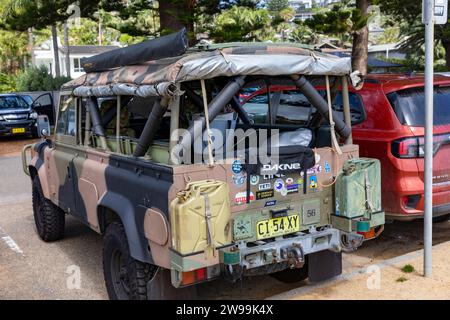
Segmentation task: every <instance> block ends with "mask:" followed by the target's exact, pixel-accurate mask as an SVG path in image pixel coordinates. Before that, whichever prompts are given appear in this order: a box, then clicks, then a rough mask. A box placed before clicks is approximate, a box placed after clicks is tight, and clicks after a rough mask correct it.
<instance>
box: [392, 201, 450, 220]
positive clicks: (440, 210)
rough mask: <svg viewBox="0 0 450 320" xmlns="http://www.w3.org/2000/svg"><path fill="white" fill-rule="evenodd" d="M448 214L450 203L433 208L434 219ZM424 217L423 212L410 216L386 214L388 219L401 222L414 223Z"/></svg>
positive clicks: (409, 214)
mask: <svg viewBox="0 0 450 320" xmlns="http://www.w3.org/2000/svg"><path fill="white" fill-rule="evenodd" d="M446 214H450V203H447V204H444V205H438V206H434V207H433V218H436V217H440V216H443V215H446ZM423 215H424V212H423V211H420V212H417V213H408V214H398V213H386V218H388V219H393V220H400V221H413V220H416V219H422V218H423Z"/></svg>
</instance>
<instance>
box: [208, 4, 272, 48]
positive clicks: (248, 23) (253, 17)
mask: <svg viewBox="0 0 450 320" xmlns="http://www.w3.org/2000/svg"><path fill="white" fill-rule="evenodd" d="M264 28H270V17H269V13H268V12H267V11H266V10H263V9H250V8H246V7H232V8H231V9H228V10H225V11H223V12H222V13H221V14H220V15H218V16H217V17H216V19H215V28H214V29H213V30H211V37H212V38H213V39H214V40H216V41H218V42H231V41H260V40H262V38H263V37H265V36H266V34H264V32H261V31H262V29H264Z"/></svg>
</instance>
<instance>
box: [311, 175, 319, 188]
mask: <svg viewBox="0 0 450 320" xmlns="http://www.w3.org/2000/svg"><path fill="white" fill-rule="evenodd" d="M317 187H318V183H317V177H316V176H311V177H310V178H309V188H310V189H317Z"/></svg>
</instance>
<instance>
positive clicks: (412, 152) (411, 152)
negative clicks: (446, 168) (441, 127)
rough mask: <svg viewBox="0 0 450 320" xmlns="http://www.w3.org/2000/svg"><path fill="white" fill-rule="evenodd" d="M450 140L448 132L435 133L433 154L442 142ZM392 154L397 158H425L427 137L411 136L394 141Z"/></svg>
mask: <svg viewBox="0 0 450 320" xmlns="http://www.w3.org/2000/svg"><path fill="white" fill-rule="evenodd" d="M448 142H450V136H449V135H448V134H440V135H435V136H434V138H433V155H434V154H436V152H437V151H438V150H439V148H440V147H441V145H442V144H445V143H448ZM391 151H392V154H393V155H394V156H395V157H397V158H423V157H424V155H425V138H424V137H411V138H402V139H398V140H395V141H393V142H392V144H391Z"/></svg>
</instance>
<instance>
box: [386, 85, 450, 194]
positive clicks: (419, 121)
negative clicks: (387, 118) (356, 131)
mask: <svg viewBox="0 0 450 320" xmlns="http://www.w3.org/2000/svg"><path fill="white" fill-rule="evenodd" d="M388 99H389V101H390V102H391V105H392V107H393V108H394V111H395V113H396V115H397V118H398V119H399V121H400V123H402V124H403V125H404V126H408V127H409V128H410V130H411V133H412V136H414V137H416V138H417V155H418V156H417V157H416V161H417V167H418V170H419V176H420V177H421V179H422V181H423V180H424V162H425V161H424V158H423V155H424V150H425V141H424V135H425V129H424V125H425V94H424V87H415V88H410V89H406V90H401V91H397V92H393V93H390V94H388ZM433 133H434V159H433V160H434V166H433V184H434V186H435V188H438V189H440V190H439V191H441V190H442V189H445V190H447V189H448V190H450V161H449V159H450V86H436V87H435V89H434V127H433Z"/></svg>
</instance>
